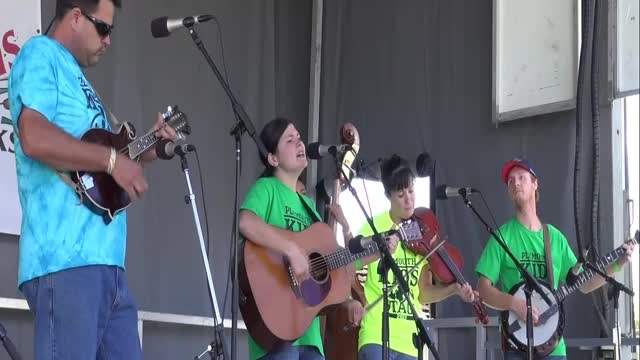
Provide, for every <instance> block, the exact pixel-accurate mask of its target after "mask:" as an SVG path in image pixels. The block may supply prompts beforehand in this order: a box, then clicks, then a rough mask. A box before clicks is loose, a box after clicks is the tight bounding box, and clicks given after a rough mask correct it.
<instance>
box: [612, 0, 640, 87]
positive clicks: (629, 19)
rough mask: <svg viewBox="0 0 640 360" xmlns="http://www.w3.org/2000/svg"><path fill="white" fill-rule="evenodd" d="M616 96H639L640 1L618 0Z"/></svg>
mask: <svg viewBox="0 0 640 360" xmlns="http://www.w3.org/2000/svg"><path fill="white" fill-rule="evenodd" d="M614 3H615V5H616V10H615V12H616V35H615V36H616V38H615V44H616V46H615V53H616V59H615V79H616V80H615V92H616V93H615V96H616V97H617V98H619V97H624V96H628V95H633V94H638V93H639V88H640V19H639V16H640V0H617V1H615V2H614Z"/></svg>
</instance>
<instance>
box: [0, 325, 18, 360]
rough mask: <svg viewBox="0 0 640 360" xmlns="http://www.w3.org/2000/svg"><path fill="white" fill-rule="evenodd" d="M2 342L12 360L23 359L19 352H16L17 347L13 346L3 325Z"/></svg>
mask: <svg viewBox="0 0 640 360" xmlns="http://www.w3.org/2000/svg"><path fill="white" fill-rule="evenodd" d="M0 341H1V342H2V345H3V346H4V348H5V350H7V353H8V354H9V357H10V358H11V359H12V360H21V359H22V357H21V356H20V354H19V353H18V350H16V346H15V345H13V343H12V342H11V339H9V336H7V330H5V328H4V327H3V326H2V324H0Z"/></svg>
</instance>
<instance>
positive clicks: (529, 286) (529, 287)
mask: <svg viewBox="0 0 640 360" xmlns="http://www.w3.org/2000/svg"><path fill="white" fill-rule="evenodd" d="M460 195H461V196H462V200H463V201H464V204H465V205H466V206H467V207H468V208H469V209H471V210H472V211H473V213H474V214H475V215H476V217H477V218H478V219H479V220H480V221H481V222H482V223H483V224H484V226H485V229H486V230H487V231H488V232H489V234H491V236H493V238H494V239H496V241H497V242H498V244H500V246H501V247H502V248H503V249H504V251H505V252H506V253H507V255H508V256H509V257H510V258H511V260H513V263H514V264H516V268H517V269H518V271H520V275H521V276H522V278H523V279H524V281H525V285H524V288H523V291H524V295H525V300H526V304H527V359H529V360H533V359H534V352H533V317H532V315H531V295H532V294H533V292H534V291H535V292H537V293H538V294H540V296H541V297H542V299H543V300H544V301H545V302H546V303H547V305H549V306H552V305H553V303H552V302H551V299H550V298H549V297H548V296H547V294H546V293H545V292H544V290H543V289H542V287H541V286H540V284H539V283H538V281H537V280H536V279H535V278H534V277H533V276H532V275H531V274H530V273H529V272H528V271H527V270H526V269H525V268H524V267H523V266H522V264H521V263H520V262H519V261H518V260H517V259H516V257H515V256H514V255H513V253H512V252H511V250H509V248H508V247H507V245H506V244H505V243H504V241H503V240H502V238H500V237H498V235H496V232H495V231H494V230H493V228H491V226H490V225H489V224H488V223H487V222H486V221H485V220H484V219H483V218H482V216H481V215H480V214H479V213H478V211H477V210H476V209H475V208H474V207H473V205H472V204H471V201H469V199H468V198H467V192H466V191H461V192H460ZM550 286H552V287H553V284H550Z"/></svg>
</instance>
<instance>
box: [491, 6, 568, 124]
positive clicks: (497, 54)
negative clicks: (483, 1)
mask: <svg viewBox="0 0 640 360" xmlns="http://www.w3.org/2000/svg"><path fill="white" fill-rule="evenodd" d="M493 6H494V8H493V10H494V11H493V13H494V18H493V99H494V108H493V121H494V122H503V121H509V120H514V119H518V118H523V117H528V116H533V115H539V114H545V113H550V112H555V111H562V110H568V109H572V108H574V107H575V102H576V101H575V97H576V83H577V77H578V26H579V24H578V0H536V1H531V0H494V1H493Z"/></svg>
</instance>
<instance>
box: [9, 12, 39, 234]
mask: <svg viewBox="0 0 640 360" xmlns="http://www.w3.org/2000/svg"><path fill="white" fill-rule="evenodd" d="M40 13H41V8H40V0H0V233H7V234H16V235H19V234H20V222H21V220H22V213H21V211H20V202H19V200H18V185H17V182H16V160H15V156H14V145H13V144H14V142H15V136H16V135H14V133H13V119H11V113H10V111H9V94H8V87H9V72H10V71H11V66H12V65H13V61H14V60H15V58H16V55H17V54H18V51H20V48H21V47H22V45H23V44H24V43H25V42H26V41H27V40H28V39H29V38H30V37H32V36H34V35H37V34H40V33H41V32H42V30H41V28H42V26H41V19H40V16H41V15H40Z"/></svg>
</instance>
